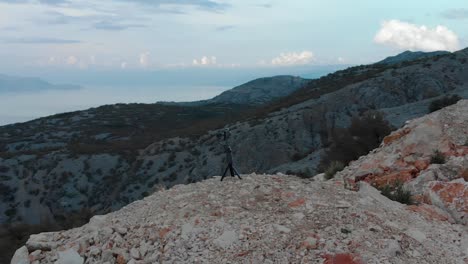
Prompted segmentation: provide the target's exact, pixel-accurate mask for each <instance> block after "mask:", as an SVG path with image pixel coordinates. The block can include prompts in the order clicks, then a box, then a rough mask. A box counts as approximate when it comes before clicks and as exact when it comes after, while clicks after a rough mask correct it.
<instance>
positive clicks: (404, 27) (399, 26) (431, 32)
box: [374, 20, 460, 51]
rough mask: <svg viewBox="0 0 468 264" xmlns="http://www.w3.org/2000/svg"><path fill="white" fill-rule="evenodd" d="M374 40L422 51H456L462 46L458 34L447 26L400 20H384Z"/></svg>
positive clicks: (400, 47) (379, 42)
mask: <svg viewBox="0 0 468 264" xmlns="http://www.w3.org/2000/svg"><path fill="white" fill-rule="evenodd" d="M374 41H375V42H376V43H378V44H385V45H390V46H393V47H397V48H399V49H408V50H422V51H436V50H448V51H455V50H457V49H459V46H460V43H459V39H458V36H457V35H456V34H455V33H454V32H453V31H451V30H450V29H448V28H447V27H444V26H440V25H439V26H436V27H435V28H428V27H426V26H424V25H422V26H419V25H415V24H411V23H407V22H402V21H399V20H389V21H384V22H383V23H382V27H381V28H380V30H379V32H377V34H376V35H375V37H374Z"/></svg>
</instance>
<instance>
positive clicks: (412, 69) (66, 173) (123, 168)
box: [0, 49, 468, 224]
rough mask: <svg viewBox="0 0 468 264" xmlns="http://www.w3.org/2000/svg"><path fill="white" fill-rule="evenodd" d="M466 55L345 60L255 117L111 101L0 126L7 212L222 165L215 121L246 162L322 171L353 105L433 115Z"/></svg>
mask: <svg viewBox="0 0 468 264" xmlns="http://www.w3.org/2000/svg"><path fill="white" fill-rule="evenodd" d="M467 60H468V49H465V50H462V51H459V52H455V53H453V54H448V55H442V56H436V57H434V58H429V59H426V60H418V61H415V62H405V63H402V64H398V65H393V66H382V65H369V66H360V67H354V68H350V69H347V70H344V71H338V72H336V73H334V74H331V75H329V76H326V77H324V78H321V79H318V80H313V81H311V82H309V83H308V84H307V85H306V87H305V88H302V89H299V90H297V91H296V92H293V94H291V95H290V96H286V97H284V98H282V99H280V100H278V101H276V102H274V103H271V104H267V105H266V106H264V107H262V108H255V109H253V110H255V111H258V112H255V111H254V112H249V113H248V114H247V115H246V117H242V116H240V115H238V114H239V113H241V110H242V109H245V108H246V107H247V106H239V105H237V106H235V107H237V108H235V107H234V106H233V107H226V106H223V105H218V106H216V105H215V106H209V107H207V106H202V107H188V106H187V107H176V106H161V105H112V106H104V107H100V108H96V109H89V110H86V111H79V112H74V113H66V114H62V115H57V116H53V117H48V118H42V119H38V120H35V121H32V122H28V123H25V124H18V125H14V126H7V127H2V128H0V148H1V151H2V152H1V153H0V181H1V182H0V189H1V192H0V195H1V197H0V198H1V202H0V222H15V221H23V222H28V223H31V224H36V223H40V222H43V221H45V220H49V221H53V220H54V219H65V218H66V217H68V216H70V214H71V213H73V212H75V213H76V212H80V210H82V209H86V210H87V211H89V212H90V213H93V214H96V213H104V212H107V211H109V210H116V209H119V208H121V207H122V206H124V205H126V204H128V203H130V202H132V201H134V200H137V199H141V198H142V197H144V196H146V195H148V194H149V193H150V192H152V190H153V189H154V188H155V187H157V186H159V185H162V186H165V187H171V186H173V185H176V184H180V183H189V182H196V181H200V180H203V179H204V178H208V177H211V176H214V175H220V174H221V173H222V171H223V169H224V166H225V161H224V160H223V159H224V155H223V147H222V145H221V142H220V140H219V138H218V137H217V135H218V134H219V133H220V132H221V131H220V130H217V127H219V126H220V125H225V124H228V125H227V126H226V127H225V128H226V129H228V130H229V131H230V133H231V138H230V144H231V146H232V148H233V150H234V153H235V162H236V166H237V168H238V170H239V171H241V172H266V173H276V172H284V173H286V172H288V171H290V172H291V173H295V174H305V175H309V176H313V175H315V173H316V168H317V164H318V163H319V161H320V159H321V158H322V155H323V153H324V151H325V150H326V148H327V144H329V138H330V135H331V134H332V132H333V130H334V129H335V128H337V127H347V126H349V124H350V122H351V119H352V117H353V116H359V115H361V114H363V113H369V112H370V113H372V112H373V111H381V112H383V113H384V114H385V117H386V118H387V119H388V120H389V121H390V122H391V123H392V124H393V125H394V126H395V127H399V126H401V125H403V124H404V122H405V121H406V120H408V119H411V118H415V117H418V116H422V115H424V114H426V113H427V112H428V105H429V104H430V103H431V102H432V101H433V100H434V99H437V98H440V97H442V96H445V95H449V94H458V95H460V96H461V97H464V98H468V64H467ZM236 109H237V110H236ZM239 109H241V110H239ZM260 110H261V111H260ZM236 115H237V116H236ZM233 116H235V118H233ZM207 117H209V118H208V119H207ZM206 120H209V121H210V122H212V121H213V120H215V121H216V122H213V123H208V122H206ZM218 121H219V122H218ZM167 127H171V129H170V130H168V129H167ZM130 150H131V151H130Z"/></svg>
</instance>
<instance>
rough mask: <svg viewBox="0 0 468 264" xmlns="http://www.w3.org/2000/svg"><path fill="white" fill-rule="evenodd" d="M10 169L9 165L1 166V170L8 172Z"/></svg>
mask: <svg viewBox="0 0 468 264" xmlns="http://www.w3.org/2000/svg"><path fill="white" fill-rule="evenodd" d="M9 170H10V168H8V167H7V166H0V172H2V173H7V172H8V171H9Z"/></svg>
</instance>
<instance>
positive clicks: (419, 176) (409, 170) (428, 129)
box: [339, 100, 468, 224]
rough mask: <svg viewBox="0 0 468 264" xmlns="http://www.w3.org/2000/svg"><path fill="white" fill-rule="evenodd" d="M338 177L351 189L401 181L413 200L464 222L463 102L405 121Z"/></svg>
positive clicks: (466, 123) (467, 119) (467, 165)
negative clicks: (361, 184)
mask: <svg viewBox="0 0 468 264" xmlns="http://www.w3.org/2000/svg"><path fill="white" fill-rule="evenodd" d="M438 163H439V164H438ZM339 175H340V176H341V177H343V178H344V179H345V181H346V183H348V184H349V186H350V187H351V188H356V187H357V183H358V182H360V181H365V182H368V183H370V184H372V185H373V186H376V187H384V186H386V185H389V186H391V185H395V184H396V183H397V182H401V183H404V187H405V188H406V189H407V190H409V191H411V193H412V194H413V195H414V196H415V198H416V200H417V201H419V202H423V203H427V204H433V205H436V206H437V207H439V208H441V209H442V210H444V211H445V212H446V213H448V214H449V215H450V217H451V218H452V219H453V220H454V221H456V222H458V223H463V224H467V223H468V182H467V181H468V100H462V101H460V102H458V103H457V104H455V105H452V106H449V107H446V108H444V109H442V110H440V111H437V112H434V113H432V114H429V115H426V116H424V117H421V118H418V119H414V120H412V121H410V122H408V123H407V124H406V125H405V126H404V127H403V128H401V129H399V130H397V131H395V132H394V133H392V134H391V135H389V136H387V137H386V138H385V139H384V141H383V143H382V145H381V146H380V147H379V148H377V149H375V150H374V151H372V152H371V153H369V154H368V155H367V156H364V157H361V158H360V159H359V160H358V161H355V162H352V163H351V165H350V166H348V167H347V168H346V169H345V170H344V171H342V172H341V173H340V174H339Z"/></svg>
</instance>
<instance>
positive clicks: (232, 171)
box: [229, 164, 234, 177]
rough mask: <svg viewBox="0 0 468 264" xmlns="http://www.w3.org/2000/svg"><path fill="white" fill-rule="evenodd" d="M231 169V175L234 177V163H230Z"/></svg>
mask: <svg viewBox="0 0 468 264" xmlns="http://www.w3.org/2000/svg"><path fill="white" fill-rule="evenodd" d="M229 171H230V172H231V177H234V167H232V164H230V165H229Z"/></svg>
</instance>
